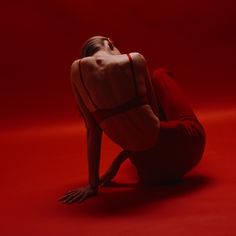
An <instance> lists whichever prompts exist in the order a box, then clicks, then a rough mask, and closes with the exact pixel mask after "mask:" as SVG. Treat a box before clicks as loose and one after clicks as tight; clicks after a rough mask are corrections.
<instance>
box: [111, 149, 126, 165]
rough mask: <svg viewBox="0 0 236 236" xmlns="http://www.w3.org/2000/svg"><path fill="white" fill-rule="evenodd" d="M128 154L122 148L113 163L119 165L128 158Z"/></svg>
mask: <svg viewBox="0 0 236 236" xmlns="http://www.w3.org/2000/svg"><path fill="white" fill-rule="evenodd" d="M128 156H129V155H128V151H125V150H123V151H121V152H120V153H119V154H118V156H117V157H116V158H115V159H114V161H113V163H115V164H118V165H121V164H122V163H123V162H124V161H125V160H126V159H127V158H128Z"/></svg>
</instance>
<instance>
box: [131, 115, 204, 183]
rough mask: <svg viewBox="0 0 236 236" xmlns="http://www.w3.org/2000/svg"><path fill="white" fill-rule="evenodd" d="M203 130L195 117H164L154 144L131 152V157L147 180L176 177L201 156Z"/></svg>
mask: <svg viewBox="0 0 236 236" xmlns="http://www.w3.org/2000/svg"><path fill="white" fill-rule="evenodd" d="M204 147H205V132H204V129H203V127H202V125H201V124H200V123H199V122H196V121H194V120H182V121H163V122H161V124H160V136H159V138H158V140H157V142H156V144H155V145H154V146H153V147H152V148H150V149H147V150H144V151H139V152H130V161H131V163H132V164H134V165H135V166H136V168H137V171H138V175H139V177H140V178H141V179H142V180H143V181H146V182H148V181H149V182H151V181H156V182H171V181H172V180H173V181H175V180H176V179H179V178H180V177H181V176H183V175H184V174H185V173H187V172H188V171H189V170H191V169H192V168H193V167H194V166H195V165H196V164H197V163H198V162H199V161H200V159H201V157H202V154H203V151H204Z"/></svg>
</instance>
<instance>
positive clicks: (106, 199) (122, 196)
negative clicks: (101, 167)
mask: <svg viewBox="0 0 236 236" xmlns="http://www.w3.org/2000/svg"><path fill="white" fill-rule="evenodd" d="M212 183H213V180H212V179H211V178H210V177H207V176H202V175H192V176H187V177H185V178H184V179H183V180H182V181H180V182H178V183H176V184H171V185H165V186H164V185H162V186H160V185H159V186H143V185H140V184H125V183H115V182H113V184H112V185H111V186H110V187H109V188H108V187H106V188H105V187H104V189H102V191H101V192H100V193H99V194H98V195H97V196H96V197H95V198H93V199H88V200H87V202H84V203H82V204H77V206H76V207H73V209H72V212H70V213H71V214H76V215H78V214H79V215H83V216H85V215H88V216H90V217H91V216H99V217H111V216H117V215H123V214H125V215H128V214H134V213H135V211H136V210H141V209H142V208H144V209H145V208H146V207H148V206H149V205H151V204H152V203H154V202H155V206H157V204H160V205H161V203H163V202H164V201H168V200H169V199H172V198H175V197H180V196H184V195H187V194H191V193H193V192H196V191H198V190H200V189H202V188H205V187H207V186H209V185H210V184H212ZM70 210H71V209H70Z"/></svg>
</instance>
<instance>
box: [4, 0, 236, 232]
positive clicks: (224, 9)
mask: <svg viewBox="0 0 236 236" xmlns="http://www.w3.org/2000/svg"><path fill="white" fill-rule="evenodd" d="M0 9H1V10H0V11H1V12H0V13H1V14H0V32H1V43H0V52H1V57H0V60H1V70H0V78H1V86H0V94H1V99H0V107H1V113H0V127H1V130H4V132H2V134H3V135H2V138H1V143H2V147H1V152H2V154H1V160H2V166H3V167H4V168H3V170H2V172H1V174H2V178H1V179H3V180H4V184H3V185H2V188H3V190H4V195H3V196H2V197H3V201H2V203H3V205H2V210H1V211H2V214H3V215H4V218H3V219H4V221H5V224H4V227H2V230H3V234H2V235H14V234H16V232H15V230H16V231H17V234H18V235H21V234H22V235H23V234H24V235H46V234H48V235H49V234H55V235H65V234H66V233H68V232H69V233H71V234H72V235H73V234H78V233H82V235H100V234H103V235H110V234H109V232H111V231H112V233H113V234H115V232H117V235H119V234H121V233H123V234H124V235H127V234H129V235H134V234H135V235H143V232H147V233H146V234H147V235H153V234H154V233H155V234H156V233H159V234H160V235H173V234H175V235H189V234H192V235H206V234H207V235H234V234H235V233H236V230H235V226H234V223H233V218H234V217H235V211H236V204H235V200H234V199H235V197H236V196H235V194H236V193H235V177H236V176H235V174H234V172H235V164H236V162H235V150H234V148H233V147H234V146H235V130H236V129H235V128H236V126H235V122H234V120H235V118H236V114H235V113H236V103H235V101H236V93H235V88H236V66H235V55H236V44H235V42H236V17H235V12H236V3H235V1H233V0H226V1H219V0H215V1H211V0H199V1H186V0H178V1H177V0H165V1H150V0H146V1H125V0H120V1H115V2H114V1H107V0H102V1H96V0H90V1H85V0H83V1H79V0H67V1H65V0H58V1H55V0H53V1H38V0H35V1H27V0H22V1H5V2H2V3H1V8H0ZM94 35H105V36H109V37H111V38H112V39H113V40H114V41H115V42H116V43H117V45H118V47H119V48H120V50H121V51H122V52H123V53H126V52H132V51H138V52H140V53H142V54H143V55H144V56H145V57H146V59H147V61H148V65H149V68H150V70H151V71H152V70H153V69H154V68H156V67H166V68H169V69H171V70H172V71H173V72H174V74H175V79H176V81H177V82H178V83H179V85H180V86H181V88H182V89H183V91H184V93H185V94H186V96H187V97H188V98H189V101H190V102H191V103H192V105H193V108H194V109H195V111H196V112H197V114H198V115H199V117H200V119H201V121H202V122H203V124H204V125H205V127H206V131H207V137H208V143H207V149H206V152H205V155H204V159H203V161H202V162H201V164H200V165H199V167H198V168H197V169H195V172H193V173H192V177H191V175H190V179H189V180H187V182H186V183H184V184H183V185H181V186H175V187H173V188H169V187H167V188H161V189H158V190H143V191H139V190H134V189H132V188H131V190H129V189H128V191H127V188H125V190H124V189H122V188H120V189H119V188H118V189H117V188H115V189H111V190H109V189H108V190H102V191H103V192H102V193H101V194H100V195H99V197H97V198H95V199H91V200H90V201H88V202H85V203H84V204H83V205H81V206H72V207H68V208H66V207H63V206H61V205H60V204H57V203H56V201H55V200H56V198H57V197H58V195H61V194H63V192H64V191H66V190H67V188H71V187H75V186H78V185H79V186H80V185H81V184H84V183H85V182H86V174H87V173H86V168H87V167H86V146H85V130H84V128H83V127H81V124H80V122H79V120H80V119H79V115H78V113H77V110H76V104H75V99H74V97H73V94H72V90H71V86H70V79H69V74H70V65H71V63H72V61H73V60H75V59H77V58H78V57H79V52H80V47H81V45H82V43H83V42H84V41H85V40H86V39H87V38H89V37H91V36H94ZM77 121H78V122H77ZM103 145H104V148H103V157H102V161H103V162H102V166H101V169H102V170H105V167H107V165H108V164H109V162H110V161H111V159H112V157H114V155H115V154H116V153H117V152H118V150H119V148H118V147H117V146H116V145H114V144H113V143H111V142H110V141H109V140H108V139H107V138H106V137H105V141H104V143H103ZM78 156H79V157H78ZM196 173H197V175H196ZM199 176H200V177H199ZM203 176H204V177H203ZM206 176H207V178H206ZM118 178H119V177H118ZM191 178H192V179H191ZM128 179H131V180H136V176H135V173H134V170H133V169H132V167H131V166H130V165H128V164H127V165H126V166H125V167H124V169H123V172H122V171H121V173H120V180H121V181H123V182H127V180H128ZM209 179H210V180H209ZM71 183H72V184H71ZM191 186H195V187H196V188H194V187H191ZM199 188H200V190H199ZM193 189H194V190H195V191H193ZM186 193H187V194H186ZM193 193H194V194H193ZM145 194H146V195H145ZM126 209H128V210H126ZM81 222H82V224H81ZM172 226H173V228H171V227H172ZM114 229H116V231H114ZM14 232H15V233H14ZM125 233H126V234H125Z"/></svg>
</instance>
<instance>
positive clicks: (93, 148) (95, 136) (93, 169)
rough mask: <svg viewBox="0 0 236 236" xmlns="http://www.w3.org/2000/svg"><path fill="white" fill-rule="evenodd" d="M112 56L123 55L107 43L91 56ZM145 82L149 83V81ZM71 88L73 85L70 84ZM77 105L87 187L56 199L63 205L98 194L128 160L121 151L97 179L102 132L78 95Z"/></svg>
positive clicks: (153, 103) (75, 73)
mask: <svg viewBox="0 0 236 236" xmlns="http://www.w3.org/2000/svg"><path fill="white" fill-rule="evenodd" d="M114 56H115V57H116V58H117V59H118V60H119V58H121V59H122V56H123V55H122V54H121V53H120V51H119V50H118V49H117V48H116V47H114V48H113V49H111V48H110V47H109V45H108V43H107V42H105V46H104V48H102V49H101V50H99V51H98V52H97V53H95V54H94V55H93V57H94V58H95V59H96V60H98V61H99V58H100V57H107V58H109V57H114ZM117 56H118V57H119V58H118V57H117ZM126 59H127V58H126ZM137 60H139V61H140V59H139V58H138V57H137ZM140 62H141V66H140V68H141V69H140V70H146V64H145V63H142V58H141V61H140ZM78 63H79V62H78V60H77V61H75V62H74V63H73V64H72V66H71V78H72V81H73V80H74V79H78V76H79V70H78V68H79V66H78ZM102 69H103V68H102V66H101V68H98V70H97V71H96V72H95V73H98V75H99V73H101V71H102ZM145 72H146V71H145ZM140 73H142V71H140ZM146 74H147V73H146ZM147 80H148V82H149V79H147ZM72 86H73V83H72ZM150 87H151V86H150ZM150 87H149V88H148V91H147V94H148V96H149V101H150V105H151V107H152V109H153V111H154V112H155V114H156V115H158V108H157V104H156V99H155V97H154V95H153V93H152V92H151V90H150ZM77 103H78V105H79V107H80V110H81V112H82V114H83V117H84V119H85V123H86V127H87V151H88V167H89V176H88V185H87V186H85V187H80V188H77V189H73V190H70V191H68V192H67V193H66V194H65V195H63V196H62V197H61V198H59V199H58V200H59V201H60V202H62V203H63V204H72V203H81V202H83V201H84V200H86V199H88V198H90V197H93V196H95V195H96V194H97V192H98V188H99V186H106V185H109V183H110V182H111V180H112V179H113V178H114V177H115V176H116V174H117V172H118V170H119V168H120V166H121V164H122V163H123V162H124V161H125V160H126V159H127V158H128V152H127V151H125V150H123V151H122V152H120V153H119V154H118V156H117V157H116V158H115V159H114V161H113V162H112V163H111V165H110V167H109V168H108V170H107V171H106V172H105V173H104V174H103V175H102V176H101V177H99V165H100V154H101V139H102V132H103V131H102V129H101V128H100V127H99V125H98V124H97V123H96V121H95V120H94V118H93V117H92V115H91V114H90V112H89V110H88V108H87V107H86V106H85V104H84V103H83V101H82V99H81V97H80V95H79V94H78V93H77Z"/></svg>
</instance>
